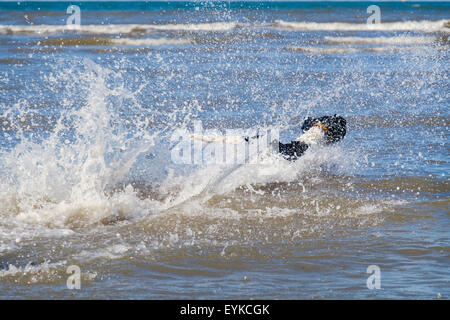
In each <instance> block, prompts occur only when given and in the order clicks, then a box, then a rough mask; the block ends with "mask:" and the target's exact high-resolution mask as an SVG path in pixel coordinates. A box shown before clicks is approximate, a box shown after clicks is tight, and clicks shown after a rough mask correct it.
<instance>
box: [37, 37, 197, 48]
mask: <svg viewBox="0 0 450 320" xmlns="http://www.w3.org/2000/svg"><path fill="white" fill-rule="evenodd" d="M192 42H193V40H191V39H169V38H146V39H133V38H98V37H92V38H91V37H85V38H52V39H47V40H42V41H39V42H38V44H39V45H51V46H114V45H124V46H161V45H180V44H190V43H192Z"/></svg>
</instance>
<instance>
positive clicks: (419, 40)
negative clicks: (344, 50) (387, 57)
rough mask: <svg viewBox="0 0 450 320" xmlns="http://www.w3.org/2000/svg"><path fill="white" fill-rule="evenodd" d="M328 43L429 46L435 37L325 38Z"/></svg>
mask: <svg viewBox="0 0 450 320" xmlns="http://www.w3.org/2000/svg"><path fill="white" fill-rule="evenodd" d="M324 40H325V41H326V42H330V43H343V44H392V45H401V44H410V45H412V44H427V43H433V42H435V41H436V40H437V39H436V38H435V37H407V36H398V37H324Z"/></svg>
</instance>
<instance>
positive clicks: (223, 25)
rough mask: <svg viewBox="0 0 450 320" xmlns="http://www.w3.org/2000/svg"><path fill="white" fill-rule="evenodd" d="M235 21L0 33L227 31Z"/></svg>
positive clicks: (18, 28)
mask: <svg viewBox="0 0 450 320" xmlns="http://www.w3.org/2000/svg"><path fill="white" fill-rule="evenodd" d="M238 25H239V24H238V23H237V22H211V23H198V24H189V23H187V24H185V23H178V24H162V25H157V24H109V25H97V24H95V25H94V24H91V25H80V26H77V27H75V26H67V25H0V34H60V33H65V32H80V33H91V34H123V33H125V34H129V33H147V32H151V31H213V32H214V31H228V30H232V29H234V28H236V27H238Z"/></svg>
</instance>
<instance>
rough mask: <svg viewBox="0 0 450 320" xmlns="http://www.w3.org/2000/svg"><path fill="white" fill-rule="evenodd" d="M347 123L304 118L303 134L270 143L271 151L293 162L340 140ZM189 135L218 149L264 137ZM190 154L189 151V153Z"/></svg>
mask: <svg viewBox="0 0 450 320" xmlns="http://www.w3.org/2000/svg"><path fill="white" fill-rule="evenodd" d="M346 125H347V121H346V120H345V119H344V118H343V117H341V116H338V115H336V114H335V115H333V116H323V117H320V118H310V117H308V118H306V119H305V121H304V122H303V124H302V126H301V129H302V131H303V134H302V135H300V136H299V137H298V138H297V139H295V140H294V141H291V142H289V143H281V142H279V141H278V140H273V141H271V142H270V145H271V148H270V149H271V150H272V151H274V152H278V153H280V154H281V155H282V156H283V157H284V158H285V159H287V160H289V161H295V160H297V159H298V158H299V157H300V156H302V155H303V154H304V153H305V151H306V150H307V149H308V148H309V147H310V146H311V145H315V144H316V145H327V144H331V143H335V142H338V141H340V140H342V139H343V138H344V136H345V134H346V133H347V129H346ZM199 131H200V132H199V133H193V134H191V135H190V139H193V140H201V141H202V142H203V143H206V144H208V143H213V142H214V143H219V148H221V145H222V144H223V143H224V144H251V143H254V142H255V141H258V140H259V139H264V138H263V136H264V135H260V134H256V135H255V136H251V137H250V136H239V135H237V136H220V135H205V134H202V133H201V132H202V130H199ZM189 153H190V151H189Z"/></svg>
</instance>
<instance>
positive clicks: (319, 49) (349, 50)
mask: <svg viewBox="0 0 450 320" xmlns="http://www.w3.org/2000/svg"><path fill="white" fill-rule="evenodd" d="M285 49H286V50H289V51H295V52H303V53H308V54H346V53H357V52H398V51H408V50H413V49H414V47H373V48H322V47H293V46H291V47H286V48H285Z"/></svg>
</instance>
